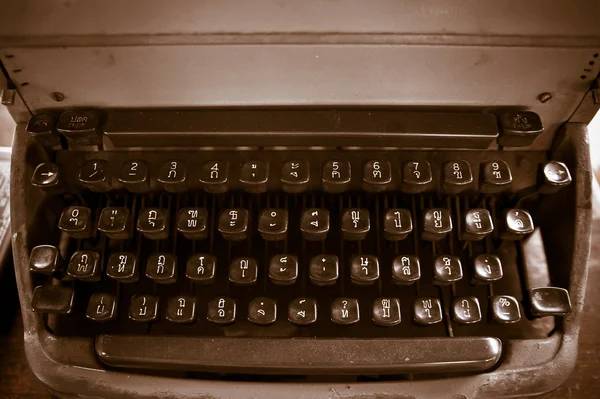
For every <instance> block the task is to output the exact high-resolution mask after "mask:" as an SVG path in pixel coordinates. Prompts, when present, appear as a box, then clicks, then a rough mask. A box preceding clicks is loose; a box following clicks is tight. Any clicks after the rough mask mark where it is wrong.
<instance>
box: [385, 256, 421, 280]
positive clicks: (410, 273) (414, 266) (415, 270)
mask: <svg viewBox="0 0 600 399" xmlns="http://www.w3.org/2000/svg"><path fill="white" fill-rule="evenodd" d="M420 278H421V265H420V263H419V258H417V257H416V256H415V255H400V256H397V257H396V258H395V259H394V262H393V265H392V282H393V283H394V284H398V285H410V284H414V283H415V282H417V281H418V280H419V279H420Z"/></svg>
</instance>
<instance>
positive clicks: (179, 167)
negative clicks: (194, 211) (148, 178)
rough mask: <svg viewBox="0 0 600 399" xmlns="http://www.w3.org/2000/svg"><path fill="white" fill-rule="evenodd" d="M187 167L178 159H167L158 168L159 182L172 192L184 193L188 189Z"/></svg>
mask: <svg viewBox="0 0 600 399" xmlns="http://www.w3.org/2000/svg"><path fill="white" fill-rule="evenodd" d="M186 178H187V168H186V167H185V164H184V163H183V162H181V161H178V160H171V161H167V162H165V163H164V164H163V166H161V167H160V169H159V170H158V182H159V183H161V184H162V186H163V187H164V189H165V190H166V191H168V192H170V193H182V192H184V191H185V190H186V189H187V181H186Z"/></svg>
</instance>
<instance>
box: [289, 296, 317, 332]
mask: <svg viewBox="0 0 600 399" xmlns="http://www.w3.org/2000/svg"><path fill="white" fill-rule="evenodd" d="M288 320H289V321H290V323H292V324H295V325H297V326H308V325H310V324H313V323H314V322H315V321H317V301H315V300H314V299H312V298H305V297H300V298H295V299H293V300H292V301H291V302H290V304H289V306H288Z"/></svg>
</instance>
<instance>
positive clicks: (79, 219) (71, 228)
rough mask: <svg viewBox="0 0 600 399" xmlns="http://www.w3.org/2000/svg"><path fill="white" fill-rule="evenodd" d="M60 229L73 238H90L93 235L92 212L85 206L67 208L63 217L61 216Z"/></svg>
mask: <svg viewBox="0 0 600 399" xmlns="http://www.w3.org/2000/svg"><path fill="white" fill-rule="evenodd" d="M58 228H59V229H61V230H62V231H64V232H65V233H67V234H68V235H69V236H70V237H72V238H77V239H85V238H90V237H92V235H93V231H92V211H91V210H90V208H88V207H85V206H70V207H68V208H65V210H64V211H63V213H62V215H60V220H59V222H58Z"/></svg>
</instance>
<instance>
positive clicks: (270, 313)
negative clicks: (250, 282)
mask: <svg viewBox="0 0 600 399" xmlns="http://www.w3.org/2000/svg"><path fill="white" fill-rule="evenodd" d="M275 320H277V301H276V300H275V299H271V298H267V297H258V298H254V299H253V300H252V301H250V304H249V305H248V321H249V322H250V323H253V324H257V325H259V326H266V325H269V324H273V323H275Z"/></svg>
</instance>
